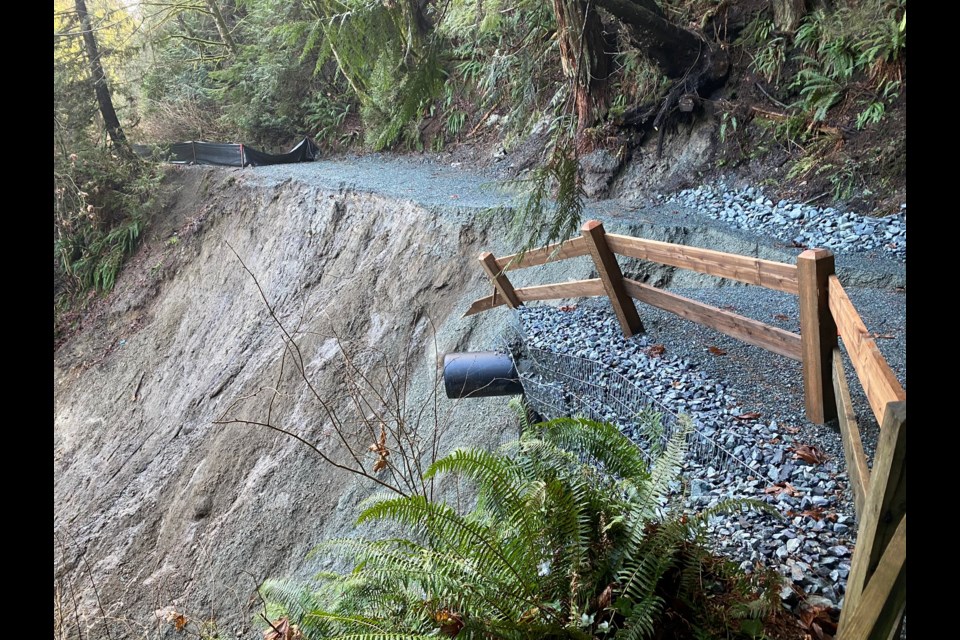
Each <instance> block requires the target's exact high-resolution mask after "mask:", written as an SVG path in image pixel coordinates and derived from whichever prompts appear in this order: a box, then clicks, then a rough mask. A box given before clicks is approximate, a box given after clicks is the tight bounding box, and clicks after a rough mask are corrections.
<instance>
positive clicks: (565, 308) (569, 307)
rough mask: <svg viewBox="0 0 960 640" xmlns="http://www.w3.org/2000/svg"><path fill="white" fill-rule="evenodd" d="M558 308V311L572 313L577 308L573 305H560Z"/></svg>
mask: <svg viewBox="0 0 960 640" xmlns="http://www.w3.org/2000/svg"><path fill="white" fill-rule="evenodd" d="M559 308H560V311H573V310H574V309H576V308H577V305H575V304H562V305H560V307H559Z"/></svg>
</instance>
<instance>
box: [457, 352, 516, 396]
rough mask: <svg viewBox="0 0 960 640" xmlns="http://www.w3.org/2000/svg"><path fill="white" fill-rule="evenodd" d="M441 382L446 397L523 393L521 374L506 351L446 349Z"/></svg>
mask: <svg viewBox="0 0 960 640" xmlns="http://www.w3.org/2000/svg"><path fill="white" fill-rule="evenodd" d="M443 386H444V387H445V388H446V391H447V397H448V398H483V397H487V396H514V395H517V394H522V393H523V385H521V384H520V374H519V373H518V372H517V368H516V367H515V366H514V364H513V360H512V359H511V358H510V356H509V355H506V354H503V353H497V352H496V351H476V352H473V353H448V354H447V355H445V356H444V357H443Z"/></svg>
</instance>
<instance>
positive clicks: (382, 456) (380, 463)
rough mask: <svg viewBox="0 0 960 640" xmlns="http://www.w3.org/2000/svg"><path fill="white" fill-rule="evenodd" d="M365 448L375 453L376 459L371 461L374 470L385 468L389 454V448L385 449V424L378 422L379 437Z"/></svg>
mask: <svg viewBox="0 0 960 640" xmlns="http://www.w3.org/2000/svg"><path fill="white" fill-rule="evenodd" d="M367 450H368V451H372V452H374V453H376V454H377V461H376V462H374V463H373V471H374V472H377V471H380V470H382V469H386V468H387V458H388V457H389V456H390V450H389V449H387V425H385V424H383V423H381V424H380V439H379V441H377V442H374V443H373V444H371V445H370V446H369V447H367Z"/></svg>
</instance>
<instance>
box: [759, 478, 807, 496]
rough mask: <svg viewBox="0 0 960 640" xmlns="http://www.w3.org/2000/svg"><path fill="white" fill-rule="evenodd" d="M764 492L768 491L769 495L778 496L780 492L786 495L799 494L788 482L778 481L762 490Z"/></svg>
mask: <svg viewBox="0 0 960 640" xmlns="http://www.w3.org/2000/svg"><path fill="white" fill-rule="evenodd" d="M763 492H764V493H769V494H771V495H775V496H778V495H780V494H781V493H785V494H787V495H788V496H792V497H797V496H799V495H800V492H799V491H797V488H796V487H794V486H793V485H792V484H790V483H789V482H786V481H784V482H778V483H776V484H774V485H771V486H769V487H767V488H766V489H764V490H763Z"/></svg>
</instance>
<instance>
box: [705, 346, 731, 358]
mask: <svg viewBox="0 0 960 640" xmlns="http://www.w3.org/2000/svg"><path fill="white" fill-rule="evenodd" d="M707 351H709V352H710V353H711V354H713V355H715V356H725V355H727V352H726V351H724V350H723V349H721V348H719V347H714V346H713V345H711V346H709V347H707Z"/></svg>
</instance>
